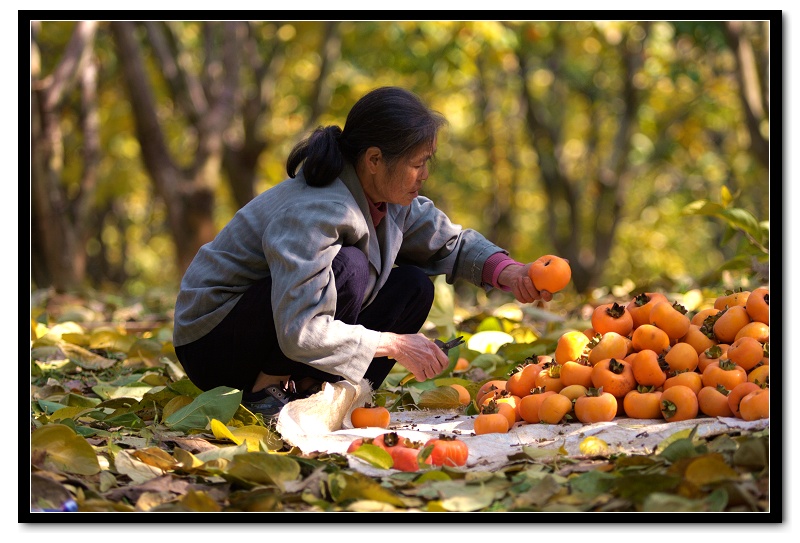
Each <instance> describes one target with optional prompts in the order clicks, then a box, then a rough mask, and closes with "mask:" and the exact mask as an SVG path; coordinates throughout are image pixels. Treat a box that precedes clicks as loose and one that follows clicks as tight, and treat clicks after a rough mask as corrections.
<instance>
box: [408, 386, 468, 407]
mask: <svg viewBox="0 0 800 543" xmlns="http://www.w3.org/2000/svg"><path fill="white" fill-rule="evenodd" d="M417 405H418V406H419V407H421V408H422V409H456V408H459V407H461V403H460V402H459V401H458V392H457V391H456V389H454V388H453V387H449V386H444V387H437V388H434V389H433V390H425V391H423V392H422V394H420V396H419V401H418V402H417Z"/></svg>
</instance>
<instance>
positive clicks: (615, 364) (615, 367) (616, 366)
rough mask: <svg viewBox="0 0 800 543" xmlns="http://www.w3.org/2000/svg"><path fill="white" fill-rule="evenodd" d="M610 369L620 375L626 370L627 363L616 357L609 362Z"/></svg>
mask: <svg viewBox="0 0 800 543" xmlns="http://www.w3.org/2000/svg"><path fill="white" fill-rule="evenodd" d="M608 369H609V371H611V373H613V374H616V375H620V374H621V373H622V372H624V371H625V364H623V363H622V362H620V361H619V360H617V359H616V358H612V359H611V361H610V362H609V363H608Z"/></svg>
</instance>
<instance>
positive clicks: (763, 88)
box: [721, 21, 769, 167]
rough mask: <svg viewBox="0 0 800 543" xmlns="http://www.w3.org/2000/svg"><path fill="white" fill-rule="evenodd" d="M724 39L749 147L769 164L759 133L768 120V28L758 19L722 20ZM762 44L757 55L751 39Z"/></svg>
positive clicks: (758, 157)
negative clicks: (731, 55) (733, 64)
mask: <svg viewBox="0 0 800 543" xmlns="http://www.w3.org/2000/svg"><path fill="white" fill-rule="evenodd" d="M721 24H722V27H723V29H724V33H725V39H726V40H727V42H728V46H729V47H730V48H731V50H732V51H733V52H734V56H735V57H736V80H737V82H738V83H739V95H740V98H741V101H742V109H743V110H744V117H745V122H746V123H747V129H748V132H749V133H750V149H751V152H752V153H753V155H755V157H756V158H757V159H758V161H759V162H761V164H762V165H763V166H765V167H769V141H768V140H767V138H765V137H764V136H763V135H762V133H761V124H762V123H763V122H764V121H766V120H768V119H769V87H768V85H769V36H768V35H767V32H768V30H769V27H768V26H767V25H768V23H766V22H759V21H725V22H723V23H721ZM753 39H758V40H760V41H761V42H762V43H763V47H762V48H761V49H760V51H761V54H760V55H759V54H757V53H756V50H755V48H754V47H753V43H752V40H753Z"/></svg>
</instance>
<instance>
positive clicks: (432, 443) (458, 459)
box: [423, 434, 469, 467]
mask: <svg viewBox="0 0 800 543" xmlns="http://www.w3.org/2000/svg"><path fill="white" fill-rule="evenodd" d="M427 447H431V448H432V450H431V453H430V455H429V456H428V457H427V458H426V459H425V463H427V464H432V465H434V466H451V467H453V466H464V465H466V464H467V457H468V456H469V447H467V444H466V443H465V442H463V441H461V440H460V439H458V438H457V437H450V436H447V435H445V434H440V435H439V437H432V438H430V439H429V440H428V441H426V442H425V445H424V447H423V448H427Z"/></svg>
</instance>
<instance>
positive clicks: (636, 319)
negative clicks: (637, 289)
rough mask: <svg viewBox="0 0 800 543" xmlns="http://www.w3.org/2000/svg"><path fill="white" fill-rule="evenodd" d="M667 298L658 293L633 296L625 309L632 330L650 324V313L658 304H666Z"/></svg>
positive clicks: (643, 293)
mask: <svg viewBox="0 0 800 543" xmlns="http://www.w3.org/2000/svg"><path fill="white" fill-rule="evenodd" d="M666 301H668V300H667V297H666V296H665V295H664V294H662V293H660V292H642V293H640V294H637V295H636V296H634V298H633V300H631V301H630V302H628V304H627V305H626V306H625V308H626V309H627V310H628V313H630V315H631V319H632V320H633V329H634V330H636V329H637V328H639V327H640V326H642V325H643V324H650V311H651V310H652V309H653V306H654V305H656V304H657V303H658V302H666Z"/></svg>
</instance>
